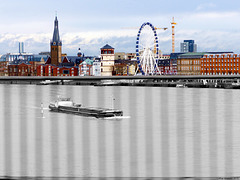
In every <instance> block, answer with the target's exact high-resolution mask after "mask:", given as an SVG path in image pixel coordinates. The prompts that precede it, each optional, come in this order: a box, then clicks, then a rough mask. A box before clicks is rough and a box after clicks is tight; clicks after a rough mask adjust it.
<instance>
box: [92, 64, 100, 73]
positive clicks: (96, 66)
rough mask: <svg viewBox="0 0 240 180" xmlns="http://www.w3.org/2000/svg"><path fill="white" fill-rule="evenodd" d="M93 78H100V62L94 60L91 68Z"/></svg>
mask: <svg viewBox="0 0 240 180" xmlns="http://www.w3.org/2000/svg"><path fill="white" fill-rule="evenodd" d="M92 71H93V76H101V61H100V60H94V61H93V66H92Z"/></svg>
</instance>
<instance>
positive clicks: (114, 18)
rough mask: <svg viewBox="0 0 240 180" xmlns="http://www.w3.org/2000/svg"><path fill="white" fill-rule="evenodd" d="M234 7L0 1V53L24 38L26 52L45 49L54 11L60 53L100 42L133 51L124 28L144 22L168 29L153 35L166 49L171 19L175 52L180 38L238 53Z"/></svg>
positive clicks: (96, 48)
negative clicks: (60, 43) (172, 21)
mask: <svg viewBox="0 0 240 180" xmlns="http://www.w3.org/2000/svg"><path fill="white" fill-rule="evenodd" d="M239 5H240V2H238V1H237V0H232V1H231V2H225V1H223V0H220V1H217V0H212V1H210V2H209V1H207V0H202V1H201V2H192V1H190V0H185V1H184V2H179V1H177V0H170V1H167V2H165V1H162V0H161V1H157V2H155V1H154V0H149V1H147V2H146V1H136V0H130V1H129V0H123V1H116V0H115V1H109V0H102V1H101V2H100V1H97V0H92V1H91V2H87V1H77V0H70V1H68V2H65V1H63V0H60V1H50V2H48V1H46V0H43V1H41V2H32V1H30V0H23V1H21V2H18V1H16V0H12V1H11V2H8V1H7V2H5V1H3V2H1V5H0V8H1V11H0V15H1V17H2V21H1V24H2V25H1V26H2V27H1V28H0V54H5V53H8V52H17V51H18V42H24V44H25V48H24V49H25V51H26V52H33V53H39V52H41V51H49V50H50V45H49V43H50V40H51V39H52V34H53V28H54V26H53V23H54V18H55V12H56V11H57V16H58V21H59V30H60V37H61V40H62V42H63V53H67V54H68V55H76V54H77V49H78V48H79V47H80V48H81V50H82V52H83V53H84V54H85V55H99V54H100V48H101V47H103V46H104V45H105V44H106V43H108V44H110V45H111V46H112V47H114V48H115V51H116V52H135V43H136V36H137V32H138V29H124V28H127V27H140V26H141V25H142V24H143V23H144V22H150V23H152V24H153V25H154V26H156V27H168V30H166V31H163V30H158V37H159V46H160V49H161V50H162V52H163V53H170V52H171V24H170V22H171V20H172V17H174V18H175V21H176V22H177V25H176V28H175V45H176V48H175V49H176V51H175V52H179V51H180V42H182V41H183V40H185V39H193V40H195V43H196V44H197V45H198V51H233V52H235V53H240V51H239V41H240V24H239V23H237V22H238V19H239V18H240V11H239V10H240V6H239Z"/></svg>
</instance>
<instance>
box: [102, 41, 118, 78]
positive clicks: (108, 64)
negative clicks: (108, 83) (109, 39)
mask: <svg viewBox="0 0 240 180" xmlns="http://www.w3.org/2000/svg"><path fill="white" fill-rule="evenodd" d="M114 58H115V55H114V48H113V47H111V46H110V45H108V44H106V45H105V46H104V47H102V48H101V75H102V76H112V75H113V67H114Z"/></svg>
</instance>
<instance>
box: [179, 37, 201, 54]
mask: <svg viewBox="0 0 240 180" xmlns="http://www.w3.org/2000/svg"><path fill="white" fill-rule="evenodd" d="M180 48H181V52H197V44H194V40H184V41H183V43H180Z"/></svg>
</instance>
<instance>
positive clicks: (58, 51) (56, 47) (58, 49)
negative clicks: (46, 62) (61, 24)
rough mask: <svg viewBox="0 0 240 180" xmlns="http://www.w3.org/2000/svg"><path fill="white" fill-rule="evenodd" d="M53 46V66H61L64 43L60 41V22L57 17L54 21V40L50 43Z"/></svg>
mask: <svg viewBox="0 0 240 180" xmlns="http://www.w3.org/2000/svg"><path fill="white" fill-rule="evenodd" d="M50 46H51V64H55V65H57V66H58V65H59V63H61V61H62V41H61V40H60V36H59V29H58V20H57V16H56V18H55V21H54V32H53V39H52V41H51V43H50Z"/></svg>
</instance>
